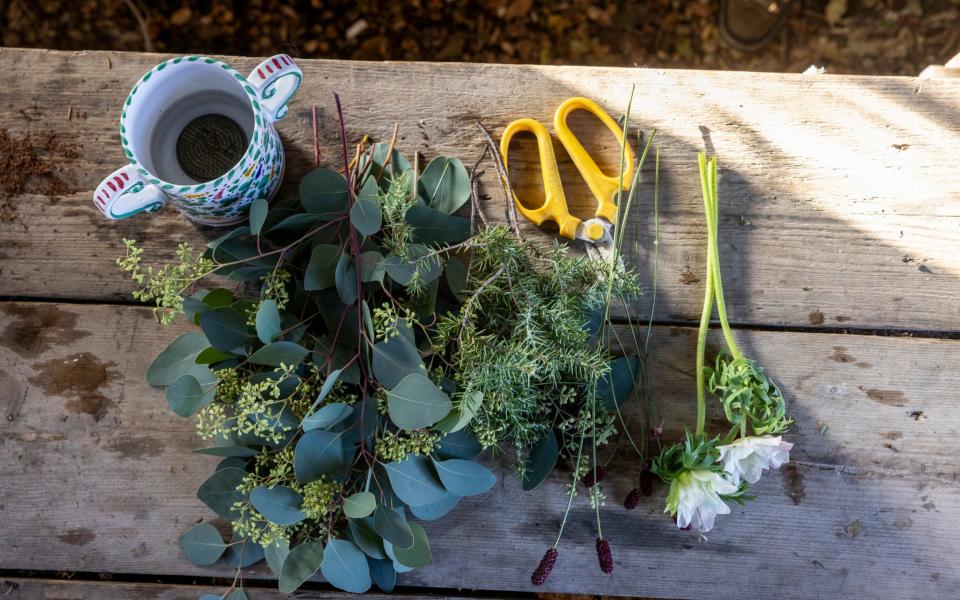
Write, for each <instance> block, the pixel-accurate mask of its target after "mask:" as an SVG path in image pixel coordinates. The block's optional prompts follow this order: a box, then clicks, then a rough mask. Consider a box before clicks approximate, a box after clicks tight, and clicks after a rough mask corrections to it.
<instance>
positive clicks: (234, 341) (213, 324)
mask: <svg viewBox="0 0 960 600" xmlns="http://www.w3.org/2000/svg"><path fill="white" fill-rule="evenodd" d="M200 328H201V329H203V334H204V335H205V336H207V339H208V340H209V341H210V345H211V346H213V347H214V348H216V349H217V350H222V351H223V352H230V351H231V350H233V349H234V348H238V347H240V346H243V345H244V344H245V343H246V341H247V340H248V339H249V338H250V334H249V333H247V318H246V317H245V316H244V315H243V314H242V313H241V312H240V311H238V310H236V309H234V308H233V307H230V306H221V307H219V308H214V309H212V310H208V311H207V312H205V313H202V314H201V315H200Z"/></svg>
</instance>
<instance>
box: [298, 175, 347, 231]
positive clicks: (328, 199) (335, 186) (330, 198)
mask: <svg viewBox="0 0 960 600" xmlns="http://www.w3.org/2000/svg"><path fill="white" fill-rule="evenodd" d="M347 202H348V190H347V180H346V179H344V178H343V175H341V174H340V173H337V172H336V171H333V170H330V169H315V170H313V171H310V172H309V173H307V174H306V175H304V177H303V179H301V180H300V204H302V205H303V208H305V209H306V210H307V212H310V213H314V214H318V215H322V216H323V217H324V219H325V220H328V221H329V220H333V219H335V218H337V217H339V216H341V215H343V214H345V213H346V212H347Z"/></svg>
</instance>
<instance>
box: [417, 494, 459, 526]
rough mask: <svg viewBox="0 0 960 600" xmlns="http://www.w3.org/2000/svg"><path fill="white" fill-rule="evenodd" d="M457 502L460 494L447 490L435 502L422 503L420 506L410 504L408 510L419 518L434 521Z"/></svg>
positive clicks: (451, 508)
mask: <svg viewBox="0 0 960 600" xmlns="http://www.w3.org/2000/svg"><path fill="white" fill-rule="evenodd" d="M458 502H460V496H457V495H456V494H451V493H450V492H447V493H446V494H445V495H444V496H443V498H440V499H439V500H437V501H436V502H431V503H429V504H422V505H420V506H411V507H410V512H412V513H413V516H415V517H416V518H418V519H420V520H423V521H436V520H437V519H439V518H440V517H443V516H445V515H446V514H447V513H448V512H450V511H451V510H453V508H454V507H455V506H456V505H457V503H458Z"/></svg>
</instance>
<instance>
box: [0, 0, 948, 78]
mask: <svg viewBox="0 0 960 600" xmlns="http://www.w3.org/2000/svg"><path fill="white" fill-rule="evenodd" d="M718 7H719V1H716V0H693V1H681V0H651V1H648V2H643V1H634V2H629V1H627V2H603V1H601V0H554V1H550V2H536V1H534V0H472V1H468V2H466V1H464V2H457V1H450V0H400V1H397V2H383V1H376V0H328V1H323V0H297V1H290V2H282V1H280V0H251V1H248V2H240V1H237V2H232V1H228V0H185V1H174V0H160V1H149V0H0V32H2V44H3V45H4V46H26V47H42V48H56V49H114V50H155V51H159V52H174V53H217V54H240V55H258V56H260V55H269V54H273V53H275V52H277V51H286V52H288V53H290V54H292V55H294V56H299V57H311V58H312V57H326V58H353V59H370V60H383V59H388V60H430V61H474V62H507V63H518V62H519V63H534V64H585V65H617V66H631V65H639V66H649V67H682V68H706V69H736V70H755V71H787V72H790V71H802V70H803V69H805V68H806V67H808V66H809V65H811V64H816V65H823V66H826V67H827V69H828V71H829V72H832V73H862V74H898V75H916V74H917V73H919V72H920V71H921V70H922V69H923V68H924V67H926V66H927V65H929V64H943V63H944V62H945V61H946V60H947V59H949V58H950V57H951V56H953V55H954V54H955V53H957V52H958V51H960V0H926V1H921V0H817V1H814V0H808V1H806V2H801V1H800V0H793V9H792V16H791V18H790V21H789V24H788V26H787V27H786V28H785V30H784V31H783V32H782V34H781V35H780V36H778V38H776V39H775V40H774V41H773V42H771V43H770V44H769V45H767V46H766V47H765V48H763V49H761V50H759V51H756V52H741V51H738V50H735V49H733V48H731V47H729V46H728V45H727V44H726V43H724V42H723V40H722V39H721V37H720V35H719V32H718V30H717V12H718V10H719V9H718Z"/></svg>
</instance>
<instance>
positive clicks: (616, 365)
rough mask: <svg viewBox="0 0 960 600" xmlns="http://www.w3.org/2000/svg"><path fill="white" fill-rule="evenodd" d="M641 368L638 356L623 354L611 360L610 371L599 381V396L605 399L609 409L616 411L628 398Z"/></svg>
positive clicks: (605, 406) (605, 404) (604, 402)
mask: <svg viewBox="0 0 960 600" xmlns="http://www.w3.org/2000/svg"><path fill="white" fill-rule="evenodd" d="M639 370H640V359H639V358H638V357H636V356H621V357H620V358H615V359H613V360H612V361H610V371H609V372H607V373H606V374H605V375H604V376H603V377H601V378H600V380H599V381H597V398H599V399H600V400H602V401H603V406H604V408H606V409H607V411H609V412H616V410H617V407H618V406H620V405H621V404H623V401H624V400H626V399H627V397H628V396H629V395H630V392H632V391H633V386H634V383H635V382H636V380H637V374H638V373H639Z"/></svg>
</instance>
